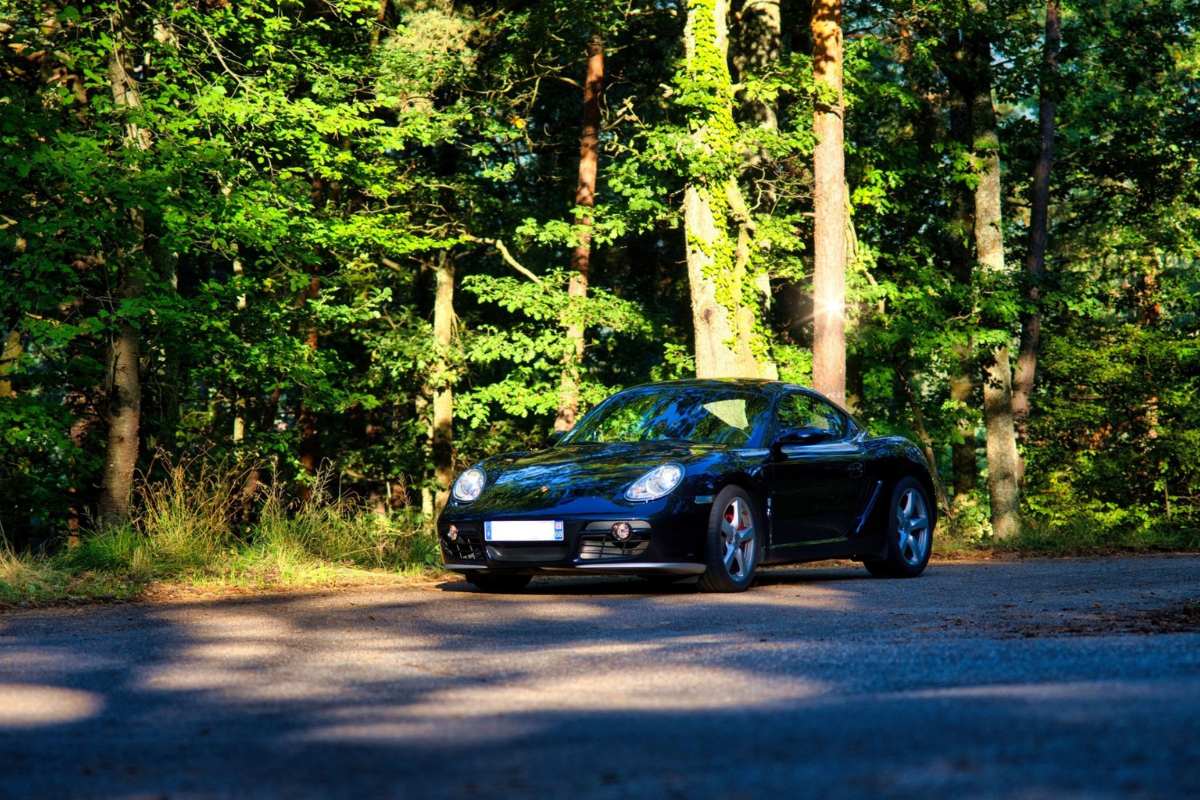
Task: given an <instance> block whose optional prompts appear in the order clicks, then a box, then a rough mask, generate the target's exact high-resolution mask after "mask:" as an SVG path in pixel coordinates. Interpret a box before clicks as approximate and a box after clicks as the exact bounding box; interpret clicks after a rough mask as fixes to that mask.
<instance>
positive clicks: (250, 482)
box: [0, 458, 440, 603]
mask: <svg viewBox="0 0 1200 800" xmlns="http://www.w3.org/2000/svg"><path fill="white" fill-rule="evenodd" d="M157 474H158V475H159V477H157V478H155V479H153V480H147V479H145V478H143V479H141V480H139V481H138V484H137V488H136V490H135V497H134V502H133V504H132V507H133V513H132V515H131V517H130V519H129V520H128V521H127V522H126V523H125V524H123V525H121V526H115V527H106V528H94V529H92V530H88V531H85V532H84V533H83V534H82V535H81V537H80V541H79V543H78V545H77V546H74V547H70V548H67V547H64V548H63V549H62V550H60V551H59V552H58V553H55V554H53V555H51V556H34V555H31V554H23V555H18V554H14V553H13V552H12V551H11V550H9V549H8V548H7V547H6V546H4V544H3V541H2V540H0V602H7V603H13V602H22V601H27V600H33V601H41V600H50V599H58V598H63V597H71V596H77V595H78V596H87V595H92V596H94V595H97V594H110V595H113V596H122V595H131V594H136V593H137V592H138V591H140V590H141V589H143V588H144V587H145V586H146V585H147V584H148V583H150V582H152V581H164V582H175V583H179V582H182V583H191V584H195V585H206V586H212V585H231V584H232V585H239V586H247V585H250V586H271V585H279V584H297V583H322V582H329V581H334V580H353V579H361V578H363V577H365V576H366V571H368V570H369V571H372V572H374V573H376V574H379V573H390V574H406V575H413V574H419V573H422V572H425V571H428V570H431V569H436V568H437V567H438V564H439V563H440V562H439V560H438V550H437V543H436V540H435V538H434V536H433V534H432V532H431V531H430V530H429V529H428V526H427V525H425V524H424V522H423V520H422V519H421V518H420V517H419V516H418V515H416V514H398V515H391V516H387V517H384V516H380V515H377V514H373V513H370V512H369V510H368V509H367V508H366V507H365V506H364V505H363V504H362V503H360V502H356V501H354V500H352V499H348V498H344V497H334V496H332V495H331V494H330V493H329V492H328V485H329V481H328V475H319V476H318V478H317V481H316V483H315V485H314V486H313V487H312V488H311V497H310V499H308V500H303V501H301V500H296V499H291V498H289V496H288V494H287V493H286V491H285V489H284V487H283V486H281V485H280V484H278V483H258V482H257V479H256V478H255V479H251V475H252V474H253V475H255V476H257V475H258V474H260V471H258V470H251V469H248V468H246V467H245V466H244V465H237V464H231V463H229V462H214V461H211V460H208V459H203V458H197V459H193V460H190V461H174V462H167V461H165V460H164V461H161V462H160V464H159V469H158V470H157Z"/></svg>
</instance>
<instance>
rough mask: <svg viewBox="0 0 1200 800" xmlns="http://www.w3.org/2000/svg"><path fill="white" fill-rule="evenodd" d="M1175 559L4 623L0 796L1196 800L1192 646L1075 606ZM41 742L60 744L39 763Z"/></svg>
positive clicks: (1161, 592)
mask: <svg viewBox="0 0 1200 800" xmlns="http://www.w3.org/2000/svg"><path fill="white" fill-rule="evenodd" d="M1198 562H1200V560H1198V559H1195V558H1158V559H1140V560H1111V561H1093V562H1083V561H1081V562H1057V563H1055V562H1047V563H1041V562H1038V563H1009V564H996V563H989V564H974V565H971V564H961V565H960V564H939V565H937V566H936V567H935V568H934V569H932V570H930V571H929V572H928V573H927V575H926V576H925V577H923V578H921V579H918V580H914V581H878V580H868V579H864V578H863V577H862V576H863V575H865V572H864V571H863V570H862V569H861V568H858V567H843V568H822V569H817V570H808V571H806V570H780V571H778V572H775V571H771V572H768V573H767V574H766V575H765V576H764V582H763V585H762V586H761V587H758V588H755V589H753V590H751V591H750V592H747V593H744V594H740V595H734V596H714V595H704V594H698V593H696V592H695V591H694V590H691V589H688V588H686V587H685V588H683V589H679V588H677V587H670V588H669V589H668V590H667V591H663V592H654V591H650V590H649V589H648V587H647V586H646V585H645V584H643V583H642V582H639V581H630V580H623V579H617V580H608V579H604V578H599V577H597V578H594V579H588V580H580V579H568V580H564V581H561V582H560V581H554V580H541V579H540V580H538V581H535V582H534V584H533V585H532V586H531V587H530V588H529V590H528V591H526V592H524V593H520V594H514V595H487V594H482V593H479V592H476V591H473V590H465V591H459V590H454V591H447V590H446V588H443V587H441V586H434V585H418V586H414V587H412V588H409V589H395V588H378V587H369V588H364V589H355V590H344V591H325V592H317V593H309V594H300V593H297V594H276V595H265V596H261V597H239V598H227V599H223V600H211V601H200V602H195V601H193V602H186V603H177V604H161V605H145V606H138V605H124V606H109V607H97V608H90V609H74V610H71V609H58V610H48V611H44V612H33V613H24V614H9V615H0V682H3V683H0V761H2V763H4V764H5V766H6V769H5V770H2V771H0V796H3V797H9V796H12V797H24V796H30V797H39V798H40V797H47V798H57V797H62V798H71V800H74V798H75V797H83V796H91V797H97V798H126V797H136V796H154V797H160V796H164V795H165V796H168V797H173V798H174V797H207V796H240V794H245V792H243V789H245V787H247V786H255V787H265V788H263V791H262V792H260V793H258V794H261V795H263V796H278V797H284V796H286V797H289V798H292V797H295V798H304V797H345V798H348V799H349V798H355V800H357V798H359V797H365V796H378V797H392V796H396V797H400V796H403V797H410V796H411V797H430V798H435V797H455V798H458V797H464V796H470V795H475V796H480V797H484V796H486V797H489V798H490V797H500V798H514V800H515V798H522V799H523V798H527V797H539V798H542V797H546V798H553V797H573V796H579V795H582V796H587V797H599V798H613V800H617V799H618V798H619V799H620V800H625V798H629V797H651V798H663V800H667V799H668V798H672V797H683V796H686V797H689V798H690V797H700V798H707V797H712V798H723V797H736V796H739V795H747V796H756V797H774V796H780V797H782V796H791V793H792V792H794V790H795V787H796V786H804V787H806V789H807V790H808V791H809V792H810V793H812V794H813V795H814V796H834V795H837V796H848V797H864V798H865V797H878V796H881V795H897V794H898V795H909V796H919V797H922V798H926V797H930V798H939V797H940V798H947V800H950V798H955V800H957V798H960V797H964V796H971V797H984V798H990V797H995V798H1001V797H1003V798H1005V800H1007V798H1008V797H1014V796H1025V797H1031V798H1032V797H1063V796H1075V795H1080V794H1081V793H1082V794H1089V792H1090V794H1091V795H1094V796H1097V797H1105V796H1110V795H1111V794H1112V792H1110V791H1109V790H1108V787H1110V786H1112V785H1116V784H1115V783H1114V781H1123V782H1124V783H1122V784H1120V785H1122V786H1128V787H1130V789H1129V791H1130V792H1133V793H1137V792H1139V791H1140V792H1141V793H1142V794H1146V795H1148V796H1166V795H1167V794H1170V792H1167V791H1166V790H1167V788H1168V787H1169V788H1171V789H1174V788H1175V787H1176V786H1177V785H1184V786H1187V787H1192V788H1193V789H1195V790H1196V791H1197V792H1200V771H1197V770H1195V769H1192V768H1184V767H1180V766H1179V765H1188V764H1195V763H1200V749H1198V748H1200V735H1196V734H1197V733H1198V731H1197V729H1196V727H1195V720H1196V719H1200V708H1197V705H1196V704H1197V702H1200V701H1198V700H1197V698H1200V633H1188V632H1182V633H1171V634H1164V635H1158V636H1134V635H1128V633H1127V630H1128V628H1127V627H1126V628H1122V627H1117V628H1113V629H1112V630H1111V631H1106V630H1105V629H1104V628H1103V627H1098V626H1099V625H1100V623H1101V622H1102V621H1103V619H1107V618H1108V617H1104V618H1101V617H1096V616H1095V615H1096V613H1097V611H1096V606H1097V605H1098V604H1103V606H1104V608H1105V609H1106V610H1107V611H1108V612H1111V613H1110V616H1112V615H1113V614H1115V615H1116V616H1113V617H1112V618H1114V619H1116V618H1120V619H1126V618H1131V617H1135V616H1137V615H1138V614H1142V613H1143V612H1146V611H1152V610H1154V609H1156V608H1166V607H1170V606H1172V604H1178V603H1180V602H1182V601H1187V600H1189V599H1190V598H1197V597H1200V563H1198ZM458 588H461V587H458ZM1118 612H1119V613H1118ZM1089 615H1091V616H1089ZM1084 617H1087V618H1088V619H1090V620H1091V621H1090V622H1088V624H1087V625H1084V626H1081V625H1079V624H1078V620H1079V619H1082V618H1084ZM1074 630H1083V631H1085V632H1086V635H1066V634H1063V633H1061V631H1074ZM1031 634H1032V635H1031ZM1129 732H1132V733H1129ZM895 741H904V742H910V743H921V744H920V746H906V747H903V748H899V749H893V748H890V747H888V746H886V743H888V742H895ZM47 752H54V753H72V754H79V755H77V756H76V757H75V761H74V762H72V763H71V765H70V769H68V770H65V771H56V770H48V769H46V768H45V766H44V764H45V759H44V756H43V754H44V753H47ZM746 753H750V754H751V755H750V756H746V755H745V754H746ZM736 764H752V765H753V769H751V770H749V771H746V770H744V769H735V768H733V767H731V765H736ZM1181 770H1182V771H1181ZM1118 773H1119V774H1118ZM1181 779H1186V780H1185V782H1184V783H1183V784H1180V783H1179V782H1180V780H1181ZM1186 781H1191V782H1190V783H1188V782H1186ZM1018 784H1019V785H1020V786H1021V787H1023V790H1022V791H1020V792H1015V793H1013V792H1009V791H1007V789H1010V788H1011V787H1013V786H1015V785H1018ZM1081 787H1082V788H1081ZM1001 789H1003V790H1004V791H1001ZM1091 789H1095V790H1096V791H1091ZM252 793H253V792H252ZM1120 793H1121V792H1118V793H1117V794H1120ZM1126 793H1128V792H1126Z"/></svg>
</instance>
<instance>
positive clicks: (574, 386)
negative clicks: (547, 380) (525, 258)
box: [554, 35, 604, 431]
mask: <svg viewBox="0 0 1200 800" xmlns="http://www.w3.org/2000/svg"><path fill="white" fill-rule="evenodd" d="M587 52H588V61H587V78H586V79H585V80H584V83H583V132H582V134H581V135H580V137H579V180H578V182H577V183H576V186H575V205H576V207H582V208H592V207H593V206H595V205H596V171H597V168H598V165H599V161H600V139H599V135H600V92H601V85H602V81H603V80H604V44H603V42H601V41H600V37H599V36H598V35H593V36H592V40H591V41H590V42H589V43H588V48H587ZM579 226H580V229H579V244H578V245H576V247H575V249H574V251H572V253H571V271H572V274H571V283H570V285H569V286H568V287H567V294H568V295H569V296H570V297H586V296H587V287H588V268H589V266H590V265H591V257H592V218H591V215H588V214H585V215H584V216H583V217H581V218H580V219H579ZM583 333H584V331H583V326H582V325H579V324H575V323H572V324H569V325H567V341H568V343H569V348H568V352H567V354H566V358H565V363H564V364H563V371H562V382H561V384H560V387H559V400H558V417H557V418H556V419H555V420H554V430H556V431H569V430H571V428H573V427H575V416H576V415H577V414H578V413H579V368H580V364H581V363H582V362H583V349H584V348H583Z"/></svg>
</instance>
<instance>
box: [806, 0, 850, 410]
mask: <svg viewBox="0 0 1200 800" xmlns="http://www.w3.org/2000/svg"><path fill="white" fill-rule="evenodd" d="M812 8H813V16H812V35H813V81H814V84H815V85H816V87H817V90H818V92H820V93H821V94H820V97H819V98H818V102H817V103H816V104H815V108H814V113H813V131H814V133H815V134H816V137H817V146H816V150H815V151H814V152H813V214H814V221H813V388H814V389H816V390H817V391H818V392H821V393H822V394H824V395H825V396H826V397H828V398H829V399H830V400H832V401H833V402H835V403H837V404H838V405H845V403H846V197H845V191H846V189H845V186H846V162H845V150H844V142H843V129H842V111H843V108H844V104H843V102H842V3H841V0H813V6H812Z"/></svg>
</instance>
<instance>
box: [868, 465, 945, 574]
mask: <svg viewBox="0 0 1200 800" xmlns="http://www.w3.org/2000/svg"><path fill="white" fill-rule="evenodd" d="M930 508H932V506H931V505H930V503H929V495H928V494H927V493H926V492H925V487H924V486H922V485H921V482H920V481H918V480H917V479H916V478H901V479H900V480H899V481H898V482H897V483H896V488H895V489H893V490H892V501H891V505H890V506H889V507H888V517H887V555H886V556H885V557H884V558H876V559H868V560H866V561H864V562H863V566H864V567H866V568H867V572H869V573H871V574H872V575H873V576H875V577H876V578H915V577H917V576H918V575H920V574H921V573H922V572H924V571H925V566H926V565H927V564H928V563H929V555H930V553H932V552H933V516H932V515H931V514H930V511H929V509H930Z"/></svg>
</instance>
